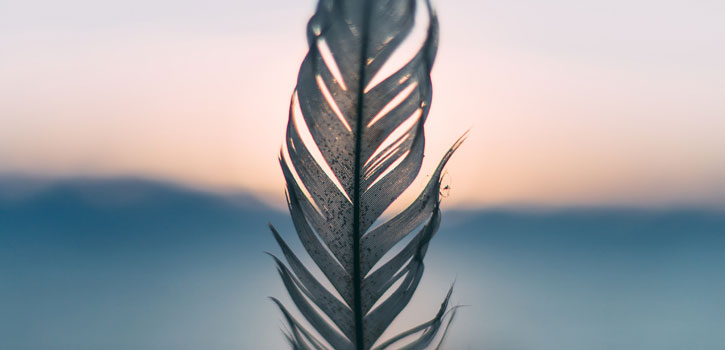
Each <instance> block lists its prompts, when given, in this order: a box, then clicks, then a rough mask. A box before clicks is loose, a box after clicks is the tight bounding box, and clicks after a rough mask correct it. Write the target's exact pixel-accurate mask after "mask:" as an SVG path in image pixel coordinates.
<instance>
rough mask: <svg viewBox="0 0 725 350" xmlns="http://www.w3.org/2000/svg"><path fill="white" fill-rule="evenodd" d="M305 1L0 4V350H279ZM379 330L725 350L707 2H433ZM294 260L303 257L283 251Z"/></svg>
mask: <svg viewBox="0 0 725 350" xmlns="http://www.w3.org/2000/svg"><path fill="white" fill-rule="evenodd" d="M314 6H315V1H313V0H305V1H289V0H268V1H265V2H260V1H247V0H236V1H227V0H211V1H205V2H200V1H174V2H171V1H138V0H129V1H125V2H98V1H89V0H70V1H64V2H53V1H48V0H30V1H23V2H19V1H2V2H0V53H1V54H0V348H3V349H5V348H7V349H98V348H103V349H284V348H286V345H285V342H284V337H283V336H282V333H281V332H280V329H279V328H280V326H281V324H282V322H281V315H280V314H279V312H278V310H277V309H276V307H275V306H274V305H273V304H272V303H271V302H269V301H268V300H267V299H266V297H267V296H276V297H282V298H283V299H285V297H286V293H285V292H284V290H283V286H282V284H281V282H280V281H279V277H278V276H277V274H276V271H275V268H274V264H273V262H272V261H271V260H270V259H269V258H268V257H266V256H265V255H264V254H263V252H264V251H272V252H277V247H276V245H275V243H274V240H273V239H272V238H271V236H270V234H269V233H268V231H267V229H266V223H267V222H273V223H274V224H275V225H278V226H279V227H280V229H281V231H283V232H284V234H285V236H286V238H288V240H289V241H291V242H294V243H295V244H296V241H295V238H294V234H293V231H292V228H291V223H290V221H289V219H288V218H287V214H286V213H285V211H284V210H285V204H284V194H283V179H282V176H281V172H280V170H279V168H278V163H277V154H278V152H279V148H280V146H281V143H282V140H283V132H284V128H285V125H286V122H287V111H288V104H289V97H290V94H291V92H292V89H293V87H294V83H295V81H296V74H297V70H298V68H299V63H300V62H301V60H302V58H303V56H304V54H305V52H306V50H307V49H306V40H305V35H304V33H305V32H304V28H305V24H306V21H307V19H308V18H309V16H310V15H311V14H312V12H313V10H314ZM437 9H438V13H439V17H440V21H441V44H440V47H439V54H438V59H437V61H436V66H435V68H434V70H433V84H434V90H435V92H434V98H433V105H432V109H431V113H430V115H429V118H428V122H427V124H426V126H427V129H426V133H427V145H426V147H427V148H426V158H425V161H424V168H423V170H422V172H421V174H422V176H421V181H420V182H416V183H415V184H414V185H413V186H412V187H413V188H411V191H410V193H409V194H406V195H404V196H403V198H402V199H401V203H399V204H397V205H398V206H402V205H404V204H405V201H406V200H407V199H409V198H410V195H411V194H415V192H416V191H419V190H420V189H421V187H422V183H423V181H425V180H426V179H425V178H426V175H429V174H430V173H431V171H432V167H433V166H434V165H435V163H436V162H437V160H438V159H439V157H440V156H441V155H442V154H443V152H445V150H446V149H447V148H448V147H449V146H450V144H452V143H453V141H454V140H455V139H456V138H457V137H458V136H459V135H460V134H461V133H462V132H464V131H465V130H467V129H469V128H470V129H471V134H470V136H469V138H468V140H467V141H466V143H465V144H464V146H463V147H462V148H461V149H460V150H459V151H458V152H457V153H456V155H455V157H454V158H453V160H452V161H451V162H450V165H449V167H448V174H447V175H446V183H447V184H449V185H450V186H451V191H450V193H449V196H448V197H447V198H445V200H444V204H443V206H444V216H443V224H442V227H441V229H440V231H439V233H438V236H437V237H436V238H435V239H434V241H433V244H432V245H431V249H430V250H429V253H428V254H429V255H428V256H427V258H426V267H427V269H426V275H425V277H424V279H423V282H422V284H421V286H420V287H419V292H418V293H417V294H416V296H415V298H414V300H413V302H412V303H411V306H410V308H409V309H408V310H406V311H405V313H404V314H402V315H401V316H400V319H399V322H398V324H397V325H396V327H397V329H400V328H403V327H404V326H405V325H411V324H414V323H416V322H417V321H420V320H421V319H426V318H429V317H431V316H432V315H433V314H434V313H435V312H436V311H437V309H438V306H439V303H440V301H441V300H442V298H443V296H444V295H445V293H446V291H447V289H448V287H449V286H450V284H451V283H452V282H453V280H454V279H455V280H456V289H455V294H454V301H455V302H458V303H462V304H469V305H471V306H469V307H467V308H465V309H463V310H461V312H460V313H459V314H458V316H457V321H456V322H455V323H454V327H453V329H452V331H451V334H450V337H449V339H448V343H447V347H448V348H449V349H476V350H479V349H482V350H488V349H502V350H514V349H557V350H562V349H564V350H567V349H572V350H574V349H595V350H596V349H612V348H618V349H716V348H723V347H725V334H723V333H722V331H721V330H722V329H723V328H724V327H725V313H724V312H723V311H725V297H723V295H725V277H723V276H722V272H721V271H722V270H723V268H725V254H723V253H724V252H725V147H724V146H725V141H723V140H722V135H723V134H725V99H723V98H722V96H724V95H725V23H724V22H723V21H722V20H721V19H722V17H723V16H724V15H725V4H723V3H722V2H719V1H705V0H696V1H648V0H647V1H645V0H635V1H620V0H615V1H609V2H606V3H586V4H584V3H580V2H575V1H568V0H554V1H549V2H534V1H509V2H495V1H456V2H438V3H437ZM296 248H297V249H300V247H299V245H298V244H297V245H296Z"/></svg>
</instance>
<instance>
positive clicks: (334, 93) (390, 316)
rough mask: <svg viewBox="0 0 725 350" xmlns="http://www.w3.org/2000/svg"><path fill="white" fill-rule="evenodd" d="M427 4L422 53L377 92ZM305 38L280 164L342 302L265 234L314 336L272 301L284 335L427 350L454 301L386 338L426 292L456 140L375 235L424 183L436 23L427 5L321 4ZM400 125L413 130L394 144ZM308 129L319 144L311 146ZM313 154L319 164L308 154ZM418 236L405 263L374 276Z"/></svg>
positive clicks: (424, 1) (302, 343)
mask: <svg viewBox="0 0 725 350" xmlns="http://www.w3.org/2000/svg"><path fill="white" fill-rule="evenodd" d="M421 5H423V6H424V10H425V12H426V13H427V15H428V18H429V21H428V22H429V24H428V27H427V30H426V38H425V41H424V42H423V45H422V47H421V48H420V49H419V50H418V52H416V53H415V55H414V56H413V58H411V59H410V60H409V61H408V62H406V63H405V64H403V65H402V67H401V68H399V69H398V70H397V71H396V72H393V73H392V74H390V75H389V76H388V77H383V78H382V79H381V80H379V81H380V82H379V83H378V84H376V85H375V86H371V85H370V84H371V82H372V81H373V79H374V78H375V77H376V75H377V74H379V73H381V69H382V67H383V66H384V65H385V63H386V62H387V61H388V60H389V59H390V58H391V56H392V54H393V53H394V52H395V50H396V49H398V48H399V47H400V45H401V43H402V42H403V41H404V40H405V39H406V38H408V37H409V36H410V34H411V32H412V30H413V28H414V26H415V17H416V16H415V13H416V7H418V6H421ZM307 39H308V44H309V52H308V54H307V56H306V57H305V59H304V60H303V62H302V65H301V67H300V72H299V75H298V78H297V86H296V88H295V91H294V94H293V96H292V102H291V104H290V115H289V122H288V124H287V134H286V137H285V144H284V145H285V149H286V152H285V150H283V151H282V152H281V155H280V165H281V167H282V172H283V174H284V178H285V181H286V183H287V204H288V207H289V210H290V215H291V216H292V221H293V223H294V226H295V229H296V231H297V235H298V237H299V239H300V241H301V243H302V246H303V247H304V249H305V250H306V251H307V254H308V255H309V256H310V257H311V258H312V261H313V262H314V264H316V265H317V266H318V268H319V270H320V271H321V272H322V274H323V275H324V278H326V279H327V280H328V281H329V282H330V284H331V285H332V287H333V288H334V289H335V291H336V292H337V294H339V296H340V297H338V296H336V295H335V293H334V292H333V291H331V290H328V289H327V287H325V285H324V284H323V283H322V282H321V281H320V280H318V278H321V276H319V277H316V276H315V275H314V274H313V273H312V272H311V271H310V270H309V269H308V268H307V267H306V266H305V265H304V264H303V263H302V261H301V260H300V259H299V258H298V256H297V255H296V254H295V253H294V252H293V251H292V250H291V249H290V247H289V246H288V245H287V243H286V242H285V241H284V239H282V237H281V235H280V234H279V233H278V232H277V231H276V230H275V229H274V227H271V226H270V227H271V228H272V232H273V235H274V237H275V239H276V240H277V242H278V244H279V245H280V247H281V249H282V253H283V255H284V257H285V260H286V262H287V264H285V263H284V262H282V261H281V260H279V259H277V258H276V257H275V258H274V259H275V262H276V263H277V269H278V272H279V274H280V276H281V277H282V281H283V283H284V285H285V288H286V289H287V291H288V293H289V295H290V297H291V299H292V301H293V302H294V303H295V305H296V307H297V309H298V310H299V312H300V314H302V316H304V318H305V319H306V320H307V322H308V323H309V325H310V326H312V330H313V331H310V330H307V329H306V328H305V327H304V326H303V325H301V324H300V323H299V322H298V321H297V320H296V319H295V318H294V317H293V316H292V315H291V314H290V313H289V312H288V311H287V309H286V308H285V307H284V306H283V305H282V304H281V303H280V302H279V301H277V299H273V300H274V301H275V303H276V304H277V305H278V306H279V307H280V309H281V311H282V313H283V315H284V317H285V320H286V321H287V323H288V326H289V330H288V331H287V332H286V333H285V336H286V338H287V340H288V342H289V343H290V345H291V346H292V348H293V349H311V350H320V349H327V348H328V346H329V347H331V348H333V349H336V350H343V349H344V350H347V349H350V350H369V349H372V348H373V346H374V344H376V343H379V344H381V345H379V346H378V347H377V348H376V349H386V348H388V347H389V346H391V345H393V344H397V343H400V341H401V340H403V338H408V337H409V336H412V335H415V334H418V333H420V334H418V337H417V338H416V339H413V340H412V341H409V342H408V343H407V345H404V346H405V347H403V348H405V349H416V350H417V349H425V348H427V347H428V346H430V345H431V344H432V343H433V339H434V338H435V336H436V334H437V333H438V330H439V329H440V328H441V325H442V322H443V317H444V316H445V311H446V309H447V308H448V301H449V299H450V292H449V294H448V296H447V297H446V299H445V301H444V302H443V304H442V305H441V311H439V312H438V314H437V315H436V317H435V318H433V320H431V321H428V322H425V323H423V324H421V325H419V326H418V327H416V328H413V329H412V330H409V331H407V332H404V333H402V335H398V336H395V337H393V338H391V339H389V340H388V341H383V340H381V339H380V337H381V335H382V334H383V332H384V331H385V330H386V329H387V328H388V327H389V326H390V325H391V324H392V323H393V321H394V320H395V318H396V317H397V316H398V314H399V313H400V312H401V311H402V310H403V309H404V308H405V307H406V305H407V304H408V302H409V301H410V299H411V298H412V296H413V294H414V293H415V290H416V289H417V287H418V284H419V283H420V281H421V278H422V276H423V271H424V269H425V266H424V264H423V258H424V257H425V253H426V251H427V248H428V244H429V242H430V240H431V238H432V237H433V235H434V234H435V232H436V231H437V229H438V226H439V223H440V208H439V204H440V198H439V197H440V195H439V191H440V178H441V175H442V171H443V168H444V166H445V165H446V163H447V162H448V160H449V159H450V157H451V155H452V153H453V152H454V151H455V150H456V149H457V148H458V146H459V145H460V143H461V140H459V141H457V142H456V143H455V144H454V145H453V147H451V149H450V150H449V151H448V152H447V153H446V154H445V155H444V157H443V159H442V160H441V161H440V163H439V165H438V167H437V168H436V170H435V172H434V173H433V174H432V176H431V178H430V180H429V182H428V184H427V185H426V187H425V188H424V189H423V191H422V192H421V193H420V195H419V196H418V197H417V198H416V199H415V200H414V201H413V202H412V203H411V204H410V206H408V207H407V208H406V209H404V210H402V211H401V212H400V213H398V214H397V215H394V216H393V217H392V218H390V219H389V220H387V221H385V222H384V223H382V224H381V225H379V226H377V227H375V228H372V229H371V226H372V225H373V223H374V222H376V220H378V219H379V218H380V216H381V215H382V213H383V212H384V211H385V210H386V209H387V208H388V207H389V206H390V205H391V204H392V203H393V202H394V201H395V200H396V199H397V198H398V197H399V196H400V195H401V194H402V193H403V191H405V190H406V189H407V188H408V187H409V186H410V185H411V184H412V183H413V181H414V180H415V179H416V178H417V177H418V175H419V172H420V168H421V164H422V162H423V152H424V149H425V132H424V125H425V121H426V118H427V116H428V111H429V109H430V104H431V96H432V87H431V80H430V71H431V68H432V66H433V61H434V59H435V53H436V50H437V45H438V21H437V18H436V16H435V13H434V12H433V10H432V8H431V6H430V3H429V2H428V0H321V1H320V2H319V4H318V6H317V10H316V12H315V14H314V16H313V17H312V18H311V19H310V21H309V23H308V26H307ZM401 93H406V94H407V95H404V96H403V95H401ZM399 96H400V97H399ZM391 101H396V103H397V104H394V103H392V102H391ZM397 101H400V102H397ZM297 113H299V115H297ZM412 118H417V119H412ZM409 120H410V121H411V122H410V124H405V123H406V121H409ZM299 121H303V122H302V123H303V124H299V125H298V122H299ZM404 124H405V125H410V126H409V127H408V128H407V130H402V133H401V132H398V133H397V136H393V134H394V131H395V130H396V129H399V128H400V127H401V126H402V125H404ZM304 130H307V131H309V134H310V135H311V136H312V142H309V141H305V137H303V131H304ZM393 137H394V138H395V139H393ZM318 152H319V154H320V155H321V156H322V159H317V158H316V157H315V156H314V155H313V154H315V153H318ZM412 232H415V235H414V236H413V237H412V239H410V240H409V241H408V243H406V244H405V246H404V247H402V249H401V250H400V251H399V252H397V253H396V254H395V255H394V256H393V257H392V258H391V259H390V260H388V261H385V262H381V263H380V266H379V267H378V268H377V269H375V270H373V267H374V266H376V264H378V263H379V262H380V260H381V258H382V257H383V256H385V255H386V254H387V253H388V252H390V250H391V249H392V248H393V247H394V246H396V245H397V244H398V243H400V242H401V240H403V239H404V238H405V237H406V236H408V235H409V234H411V233H412ZM391 289H392V290H391ZM385 295H387V297H384V296H385ZM374 306H375V307H374Z"/></svg>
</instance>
